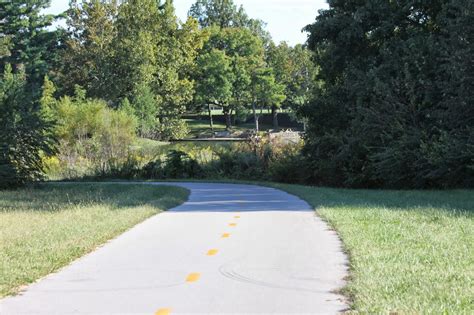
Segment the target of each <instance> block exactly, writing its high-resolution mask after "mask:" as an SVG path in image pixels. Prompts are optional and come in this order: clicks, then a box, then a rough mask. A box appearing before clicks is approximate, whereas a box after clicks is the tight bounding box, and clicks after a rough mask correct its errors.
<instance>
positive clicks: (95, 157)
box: [43, 89, 136, 177]
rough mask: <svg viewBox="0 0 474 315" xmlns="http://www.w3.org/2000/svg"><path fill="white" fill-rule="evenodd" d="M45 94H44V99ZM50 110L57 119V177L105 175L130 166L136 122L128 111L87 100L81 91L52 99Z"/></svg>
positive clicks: (53, 166)
mask: <svg viewBox="0 0 474 315" xmlns="http://www.w3.org/2000/svg"><path fill="white" fill-rule="evenodd" d="M45 94H46V93H43V99H45V97H46V95H45ZM48 106H49V110H50V111H51V112H53V116H54V117H56V119H57V126H56V129H55V134H56V136H57V137H58V139H59V154H58V156H57V158H58V160H59V161H58V163H59V165H60V167H59V168H58V167H57V166H56V167H55V163H57V161H56V160H50V162H51V164H52V165H51V167H52V168H53V169H56V170H58V171H59V172H60V174H52V175H53V176H55V177H64V176H65V177H76V176H82V175H92V174H95V175H104V174H107V173H110V172H112V171H114V170H117V169H118V168H122V167H125V166H130V163H133V162H132V161H131V160H130V158H129V155H130V146H131V145H132V144H133V142H134V141H135V139H136V136H135V120H134V118H133V117H132V116H130V115H128V114H127V113H126V112H125V111H121V110H114V109H111V108H110V107H108V106H107V104H106V103H105V102H104V101H101V100H94V99H87V98H85V93H84V92H83V91H82V90H81V89H77V91H76V95H75V96H74V97H72V98H71V97H63V98H61V99H60V100H59V101H55V100H54V99H53V100H51V101H50V102H49V104H48Z"/></svg>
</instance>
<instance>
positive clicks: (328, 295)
mask: <svg viewBox="0 0 474 315" xmlns="http://www.w3.org/2000/svg"><path fill="white" fill-rule="evenodd" d="M152 185H162V184H157V183H152ZM167 185H174V186H181V187H185V188H187V189H189V190H190V191H191V195H190V198H189V200H188V201H187V202H186V203H184V204H182V205H181V206H179V207H177V208H174V209H172V210H170V211H167V212H165V213H162V214H159V215H156V216H154V217H152V218H150V219H148V220H146V221H145V222H143V223H141V224H139V225H137V226H136V227H134V228H132V229H131V230H129V231H128V232H126V233H124V234H122V235H121V236H119V237H118V238H116V239H114V240H112V241H110V242H108V243H107V244H106V245H104V246H103V247H101V248H99V249H98V250H96V251H94V252H93V253H90V254H88V255H86V256H84V257H82V258H80V259H78V260H77V261H75V262H73V263H72V264H71V265H69V266H67V267H65V268H63V269H62V270H60V271H59V272H57V273H54V274H51V275H49V276H47V277H45V278H44V279H41V280H40V281H38V282H37V283H35V284H32V285H31V286H29V287H28V288H27V289H26V290H24V291H23V292H22V293H21V294H19V295H17V296H14V297H8V298H5V299H3V300H1V301H0V314H2V315H5V314H159V315H167V314H334V313H338V312H340V311H343V310H345V309H347V305H346V302H345V300H344V298H343V297H342V296H340V295H339V294H337V293H336V292H337V290H338V289H340V288H341V287H342V286H343V285H344V280H343V279H344V277H345V276H346V273H347V270H346V269H347V268H346V257H345V255H344V254H343V253H342V250H341V244H340V241H339V239H338V237H337V235H336V234H335V232H334V231H331V230H330V229H329V228H328V226H327V225H326V224H325V223H324V222H323V221H322V220H321V219H320V218H318V217H317V216H316V214H315V212H314V210H313V209H312V208H311V207H310V206H309V205H308V204H307V203H306V202H304V201H302V200H301V199H299V198H297V197H295V196H292V195H290V194H287V193H285V192H283V191H280V190H276V189H272V188H266V187H260V186H252V185H233V184H207V183H172V184H167Z"/></svg>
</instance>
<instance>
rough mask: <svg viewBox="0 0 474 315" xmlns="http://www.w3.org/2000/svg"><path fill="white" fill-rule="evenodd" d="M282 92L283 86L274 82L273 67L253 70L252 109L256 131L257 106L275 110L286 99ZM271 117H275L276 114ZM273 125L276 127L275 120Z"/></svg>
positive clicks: (257, 125)
mask: <svg viewBox="0 0 474 315" xmlns="http://www.w3.org/2000/svg"><path fill="white" fill-rule="evenodd" d="M284 92H285V86H284V85H282V84H280V83H278V82H276V80H275V75H274V73H273V69H271V68H259V69H256V70H255V71H254V74H253V79H252V109H253V114H254V119H255V129H256V131H257V132H258V131H259V124H258V122H259V117H258V114H257V108H258V107H259V108H263V107H270V108H272V109H273V110H275V108H278V107H279V106H280V105H281V104H282V102H283V101H284V100H285V99H286V95H285V94H284ZM273 117H274V119H275V118H276V115H274V116H273ZM274 127H278V122H275V120H274Z"/></svg>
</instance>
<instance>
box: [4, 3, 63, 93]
mask: <svg viewBox="0 0 474 315" xmlns="http://www.w3.org/2000/svg"><path fill="white" fill-rule="evenodd" d="M49 4H50V0H27V1H2V2H1V3H0V21H1V23H0V34H2V35H1V38H0V71H2V72H3V71H5V69H6V65H7V64H10V65H11V66H12V68H13V71H14V72H17V71H23V70H22V69H23V68H24V72H25V74H26V80H27V81H28V82H29V84H33V83H34V84H36V85H37V86H38V87H39V86H41V83H42V80H43V77H44V75H46V74H47V71H48V69H49V67H50V66H51V64H52V63H53V61H54V60H55V58H56V51H57V48H58V42H59V38H60V37H61V32H59V31H51V30H49V29H48V27H49V26H51V24H52V23H53V20H54V16H52V15H45V14H43V13H42V12H41V11H42V10H43V9H45V8H47V7H48V6H49Z"/></svg>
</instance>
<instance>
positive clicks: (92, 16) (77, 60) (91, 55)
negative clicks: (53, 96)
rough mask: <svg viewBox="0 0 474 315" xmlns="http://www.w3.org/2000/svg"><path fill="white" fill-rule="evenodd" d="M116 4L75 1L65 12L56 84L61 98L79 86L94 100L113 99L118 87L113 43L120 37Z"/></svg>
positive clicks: (110, 0) (98, 0)
mask: <svg viewBox="0 0 474 315" xmlns="http://www.w3.org/2000/svg"><path fill="white" fill-rule="evenodd" d="M117 10H118V5H117V1H115V0H84V1H78V0H73V1H71V2H70V7H69V9H68V10H67V11H66V24H67V39H66V40H65V49H64V50H63V51H62V52H61V58H62V60H61V63H60V65H59V67H58V68H59V69H58V72H59V75H58V78H57V81H58V82H59V87H60V90H61V94H72V93H74V87H75V85H76V84H78V85H80V86H82V87H84V88H85V89H86V91H87V94H88V95H89V96H91V97H100V98H104V99H109V100H111V99H113V94H112V93H111V92H112V91H113V90H114V89H113V87H114V86H115V77H114V74H113V68H112V61H113V59H114V57H115V56H114V50H113V48H112V42H113V40H114V38H115V37H116V36H117V30H116V25H115V20H116V18H117Z"/></svg>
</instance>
